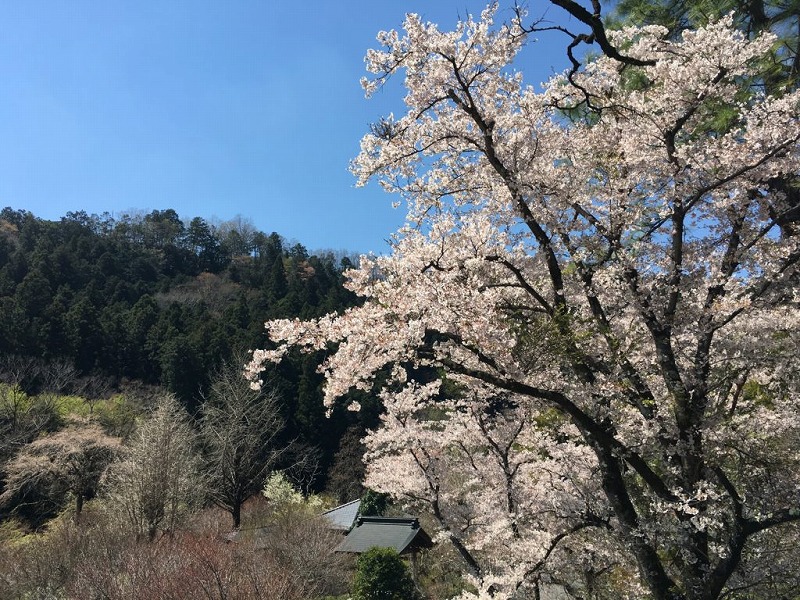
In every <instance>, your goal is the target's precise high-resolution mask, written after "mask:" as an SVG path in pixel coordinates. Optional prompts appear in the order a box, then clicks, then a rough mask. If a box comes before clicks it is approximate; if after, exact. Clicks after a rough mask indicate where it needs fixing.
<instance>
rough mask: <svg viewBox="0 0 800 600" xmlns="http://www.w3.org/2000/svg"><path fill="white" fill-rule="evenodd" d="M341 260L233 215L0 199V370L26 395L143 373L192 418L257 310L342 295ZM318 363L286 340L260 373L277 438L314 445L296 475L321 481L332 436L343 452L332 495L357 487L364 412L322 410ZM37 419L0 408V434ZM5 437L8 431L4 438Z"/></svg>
mask: <svg viewBox="0 0 800 600" xmlns="http://www.w3.org/2000/svg"><path fill="white" fill-rule="evenodd" d="M353 264H354V259H352V258H351V257H350V256H347V255H344V254H343V253H342V252H338V253H336V252H330V251H329V252H319V253H316V254H310V253H309V252H308V250H307V249H306V248H305V247H303V246H302V245H301V244H299V243H288V242H287V241H286V240H285V239H284V238H283V237H281V236H280V235H279V234H277V233H274V232H273V233H270V234H267V233H264V232H261V231H258V230H257V229H256V228H255V227H254V226H253V225H252V223H251V222H250V221H249V220H247V219H245V218H242V217H236V218H235V219H232V220H230V221H225V222H221V223H216V224H212V223H209V222H208V221H206V220H205V219H203V218H200V217H194V218H191V219H189V220H183V219H181V218H180V217H179V215H178V214H177V213H176V212H175V211H174V210H172V209H166V210H153V211H152V212H149V213H146V214H138V215H129V214H124V215H121V216H118V217H112V216H111V215H109V214H108V213H105V214H103V215H94V214H92V215H89V214H87V213H85V212H83V211H79V212H69V213H67V214H66V215H65V216H64V217H62V218H61V219H60V220H59V221H48V220H44V219H41V218H38V217H37V216H35V215H33V214H32V213H30V212H28V211H25V210H14V209H12V208H8V207H6V208H4V209H3V210H2V211H0V356H3V357H6V360H5V363H6V366H7V367H8V368H4V369H0V371H3V376H2V381H3V382H5V383H9V384H11V385H14V386H18V391H19V392H20V393H24V394H27V395H30V396H36V395H37V394H39V393H40V392H47V391H51V390H53V389H57V390H59V391H61V392H65V393H66V392H75V393H83V394H84V395H85V396H87V397H92V396H102V395H105V396H108V395H111V394H112V393H113V392H115V391H116V392H119V391H124V390H126V389H128V390H131V389H134V388H136V387H137V386H138V387H141V386H145V387H147V386H155V387H158V388H160V389H161V390H163V391H165V392H167V393H169V394H171V395H173V396H174V397H175V398H177V400H178V401H179V403H180V404H181V405H182V406H183V407H184V408H186V409H187V410H188V412H189V413H190V414H191V415H192V416H193V417H197V418H199V414H198V413H199V407H200V406H201V404H202V403H203V400H204V398H206V397H208V395H209V394H210V393H211V391H212V390H211V388H212V374H213V373H215V372H217V371H218V370H219V368H220V366H221V365H222V364H223V363H224V362H225V361H229V360H230V359H231V358H232V356H234V354H236V353H238V354H237V355H238V356H240V357H242V356H243V354H242V351H246V349H248V348H255V347H259V346H261V345H263V343H264V337H263V326H262V325H261V324H262V323H263V322H264V321H265V320H266V319H269V318H277V317H285V318H292V317H301V318H310V317H318V316H321V315H323V314H326V313H329V312H334V311H342V310H344V309H345V308H347V307H349V306H353V305H354V304H355V303H356V301H357V300H356V297H355V295H354V294H352V293H351V292H349V291H347V290H346V289H345V288H344V287H343V286H342V280H343V272H344V270H346V269H348V268H350V267H352V266H353ZM319 362H320V356H301V355H300V354H299V353H298V354H297V355H295V357H294V359H293V360H290V361H289V362H288V363H286V364H283V365H281V366H280V367H278V368H276V369H274V370H272V372H270V373H268V374H267V377H268V379H269V381H270V389H271V390H272V391H273V392H274V394H275V396H276V398H277V401H276V403H277V406H278V412H279V417H280V419H281V420H282V422H283V423H284V424H285V425H284V427H282V428H281V431H280V433H279V438H278V439H277V440H276V443H277V445H281V444H282V445H289V444H292V443H294V444H298V443H299V444H303V445H304V447H305V448H307V450H308V452H311V453H313V454H314V456H315V457H316V459H317V464H318V468H317V471H316V472H315V474H314V476H313V477H312V479H311V480H310V481H308V482H307V484H308V486H309V489H313V490H320V489H322V488H323V487H324V486H325V485H326V483H327V479H328V476H329V471H330V467H331V465H332V464H333V463H334V459H335V455H336V453H337V451H339V449H340V446H341V445H342V444H341V441H342V440H344V441H345V444H344V448H343V449H342V453H341V454H342V456H344V457H347V458H346V459H343V464H342V470H341V472H339V471H337V472H335V473H332V474H331V475H332V477H333V480H334V481H338V482H339V483H338V484H336V483H335V484H334V486H336V485H339V486H340V488H341V490H340V493H341V494H342V496H343V499H344V497H346V496H347V495H349V494H352V493H357V492H358V491H359V489H360V487H359V486H360V483H359V482H358V479H359V478H358V476H359V474H360V466H359V465H360V454H359V452H360V449H359V448H360V446H359V443H358V439H359V438H360V436H361V433H362V432H363V429H364V426H365V425H368V424H369V423H368V422H369V420H370V418H367V419H365V418H364V417H362V416H358V415H355V414H354V413H351V412H348V411H345V410H343V409H342V410H337V411H334V413H335V414H333V415H332V419H331V420H330V421H326V420H325V409H324V407H323V403H322V394H321V383H322V378H321V376H320V375H319V374H318V373H317V365H318V364H319ZM23 364H26V365H27V366H26V367H22V366H21V365H23ZM14 365H16V366H14ZM55 365H58V368H53V367H54V366H55ZM65 366H66V367H67V369H66V370H67V371H69V373H70V375H69V379H70V382H69V384H67V383H64V382H62V383H59V384H58V385H54V384H53V382H52V381H50V380H51V379H53V378H54V377H55V376H54V375H53V372H61V373H63V372H64V367H65ZM89 383H91V385H89ZM90 388H91V389H90ZM44 412H45V413H46V411H44ZM48 419H49V420H48ZM48 419H45V418H44V417H42V419H41V423H39V421H38V420H35V421H36V425H35V426H32V428H28V429H26V428H25V427H22V424H21V422H18V420H15V419H14V418H13V417H9V416H8V415H5V416H3V417H2V420H3V431H4V432H5V435H4V439H6V440H11V439H12V437H14V436H12V435H11V433H10V432H11V431H14V430H17V433H19V431H21V430H20V428H21V427H22V430H24V431H23V432H22V434H21V436H22V437H21V439H23V440H25V441H31V440H32V439H34V438H35V435H36V434H37V432H39V431H52V430H53V428H54V422H53V419H52V418H50V417H48ZM372 419H373V420H374V416H373V417H372ZM17 448H18V446H17V445H15V444H12V443H10V442H9V448H6V450H7V451H8V452H10V451H11V450H12V449H17ZM8 452H7V453H5V454H4V456H3V457H2V458H3V459H4V460H5V459H8V458H9V456H10V454H8ZM343 473H349V474H343ZM348 499H350V498H348Z"/></svg>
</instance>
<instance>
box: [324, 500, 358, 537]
mask: <svg viewBox="0 0 800 600" xmlns="http://www.w3.org/2000/svg"><path fill="white" fill-rule="evenodd" d="M360 507H361V500H353V501H352V502H348V503H347V504H342V505H341V506H337V507H336V508H332V509H330V510H326V511H325V512H324V513H322V516H323V517H324V518H325V519H327V520H328V522H329V523H330V528H331V529H341V530H342V531H350V528H351V527H352V526H353V523H355V522H356V517H357V516H358V509H359V508H360Z"/></svg>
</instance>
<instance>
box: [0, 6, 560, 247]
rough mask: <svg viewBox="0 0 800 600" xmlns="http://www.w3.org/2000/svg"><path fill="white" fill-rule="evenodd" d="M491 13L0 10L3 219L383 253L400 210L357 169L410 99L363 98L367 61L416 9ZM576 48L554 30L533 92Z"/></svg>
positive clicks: (434, 16)
mask: <svg viewBox="0 0 800 600" xmlns="http://www.w3.org/2000/svg"><path fill="white" fill-rule="evenodd" d="M485 5H486V2H485V1H479V2H476V1H473V0H428V1H427V2H425V1H417V0H406V1H385V0H371V1H369V0H364V1H362V0H352V1H351V0H339V1H333V0H331V1H322V0H307V1H305V2H298V1H294V2H286V1H281V2H276V1H269V0H252V1H250V0H247V1H245V0H227V1H225V0H214V1H211V0H133V1H127V0H125V1H123V0H69V1H68V2H66V1H61V0H24V1H20V0H0V207H3V206H11V207H12V208H14V209H25V210H29V211H31V212H32V213H33V214H34V215H36V216H38V217H41V218H44V219H59V218H61V217H62V216H64V215H65V214H66V213H67V212H68V211H78V210H85V211H86V212H87V213H90V214H91V213H97V214H101V213H103V212H110V213H111V214H112V215H118V214H120V213H122V212H131V211H145V212H149V211H151V210H155V209H159V210H163V209H167V208H173V209H175V210H176V211H177V212H178V214H179V215H180V217H181V218H182V219H184V220H185V221H188V220H189V219H191V218H193V217H196V216H200V217H203V218H205V219H208V220H213V219H215V218H216V219H220V220H227V219H231V218H233V217H234V216H236V215H241V216H242V217H246V218H249V219H251V220H252V222H253V224H254V225H255V226H256V228H257V229H259V230H261V231H265V232H267V233H270V232H272V231H277V232H278V233H279V234H281V235H283V236H284V237H286V238H289V239H291V240H296V241H299V242H300V243H302V244H304V245H305V246H307V247H308V248H309V249H311V250H317V249H334V250H339V249H344V250H348V251H353V252H368V251H374V252H377V253H381V252H385V251H386V249H387V247H386V243H385V240H386V239H387V238H388V237H389V235H390V234H391V233H392V232H393V231H394V230H396V229H397V228H398V227H399V226H400V225H401V224H402V222H403V216H404V214H403V209H402V208H399V209H392V208H391V201H392V200H393V198H391V197H389V196H388V195H386V194H385V193H383V192H382V191H381V190H380V189H379V187H378V186H377V185H375V184H372V185H368V186H367V187H366V188H356V187H355V186H354V178H353V176H352V175H351V174H350V173H349V172H348V170H347V167H348V163H349V161H350V160H351V159H352V158H353V157H354V156H355V155H356V154H357V152H358V147H359V140H360V138H361V136H362V135H363V134H364V133H365V132H366V131H367V129H368V125H369V123H370V122H374V121H376V120H377V118H378V117H379V116H381V115H384V114H387V113H388V112H390V111H392V110H393V111H394V112H395V113H396V114H397V113H401V112H402V95H403V93H402V90H401V89H400V88H399V87H394V88H391V89H387V90H385V91H383V92H381V93H379V94H378V95H377V97H376V98H373V99H372V100H366V99H365V98H364V94H363V91H362V90H361V87H360V85H359V79H360V77H361V76H363V75H365V71H364V63H363V57H364V54H365V52H366V50H367V49H368V48H370V47H375V46H376V45H377V43H376V42H375V35H376V34H377V32H378V31H379V30H381V29H392V28H398V29H399V28H400V27H401V25H402V22H403V18H404V15H405V13H407V12H416V13H420V14H421V15H423V16H424V17H425V18H426V19H427V20H430V21H433V22H436V23H438V24H439V26H440V27H441V28H443V29H444V28H446V29H450V28H452V27H453V26H454V25H455V23H456V21H457V19H458V17H459V15H465V14H466V13H468V12H471V13H473V14H475V15H477V14H479V13H480V11H481V10H482V9H483V8H484V7H485ZM510 5H511V4H510V3H508V2H504V3H501V11H505V12H501V15H505V16H508V15H509V12H508V10H509V9H508V7H509V6H510ZM531 6H532V7H531V10H530V12H531V16H540V15H542V14H544V13H545V10H547V11H548V12H547V15H548V17H551V18H553V19H556V18H560V17H561V16H560V14H559V12H558V9H556V8H547V6H548V3H546V2H543V1H542V0H538V1H537V0H533V1H532V2H531ZM537 11H538V12H537ZM566 43H567V41H566V38H564V37H563V36H557V35H556V34H552V35H544V34H543V35H542V36H540V41H539V42H537V44H538V46H537V47H535V48H534V49H533V50H534V53H533V54H530V56H532V57H533V58H531V59H528V61H527V62H526V64H525V65H523V67H522V69H523V71H524V72H525V74H526V79H527V80H528V82H529V83H534V84H537V83H539V82H541V81H543V80H545V79H546V78H548V77H549V75H550V74H551V73H552V72H553V69H554V68H555V69H556V70H561V69H563V68H564V67H565V66H566V56H565V52H564V48H565V46H566Z"/></svg>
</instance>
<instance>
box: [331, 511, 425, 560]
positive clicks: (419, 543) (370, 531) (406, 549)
mask: <svg viewBox="0 0 800 600" xmlns="http://www.w3.org/2000/svg"><path fill="white" fill-rule="evenodd" d="M376 547H378V548H393V549H394V550H396V551H397V553H398V554H400V555H403V554H411V555H412V557H413V555H414V554H416V553H417V552H418V551H419V550H423V549H426V548H431V547H433V541H432V540H431V538H430V536H429V535H428V534H427V533H426V532H425V530H424V529H422V527H420V524H419V519H416V518H414V517H358V518H357V520H356V523H355V525H354V526H353V528H352V529H351V530H350V531H349V532H348V534H347V535H346V536H345V538H344V540H342V542H341V543H340V544H339V545H338V546H337V547H336V549H335V551H336V552H352V553H354V554H361V553H362V552H365V551H367V550H369V549H370V548H376Z"/></svg>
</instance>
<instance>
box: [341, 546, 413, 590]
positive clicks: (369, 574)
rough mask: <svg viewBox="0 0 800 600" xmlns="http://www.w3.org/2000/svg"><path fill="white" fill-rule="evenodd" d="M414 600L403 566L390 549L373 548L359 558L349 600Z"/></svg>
mask: <svg viewBox="0 0 800 600" xmlns="http://www.w3.org/2000/svg"><path fill="white" fill-rule="evenodd" d="M416 597H417V593H416V589H415V587H414V582H413V580H412V579H411V575H410V574H409V572H408V567H406V563H405V562H404V561H403V559H402V558H400V555H399V554H398V553H397V552H396V551H395V550H394V549H392V548H372V549H371V550H367V551H366V552H364V553H363V554H362V555H361V556H359V557H358V563H357V566H356V575H355V578H354V580H353V595H352V600H411V599H413V598H416Z"/></svg>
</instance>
